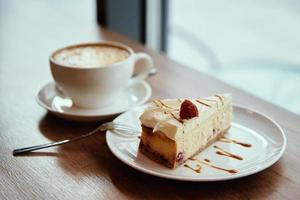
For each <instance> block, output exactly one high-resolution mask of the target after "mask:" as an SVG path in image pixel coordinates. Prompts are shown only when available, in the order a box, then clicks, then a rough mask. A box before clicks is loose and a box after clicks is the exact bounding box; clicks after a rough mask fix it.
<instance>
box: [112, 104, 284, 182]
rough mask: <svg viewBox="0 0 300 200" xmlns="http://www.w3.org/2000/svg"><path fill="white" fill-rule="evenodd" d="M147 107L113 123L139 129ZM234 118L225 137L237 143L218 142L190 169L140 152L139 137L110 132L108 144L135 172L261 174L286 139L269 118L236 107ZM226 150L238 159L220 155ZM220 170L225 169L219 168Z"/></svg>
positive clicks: (196, 176) (221, 176)
mask: <svg viewBox="0 0 300 200" xmlns="http://www.w3.org/2000/svg"><path fill="white" fill-rule="evenodd" d="M144 108H145V106H140V107H137V108H135V109H133V110H130V111H128V112H126V113H123V114H122V115H120V116H118V117H117V118H116V119H115V120H114V122H117V123H121V124H126V125H129V126H133V127H136V128H137V129H140V122H139V119H138V118H139V116H140V114H141V113H142V112H143V110H144ZM233 115H234V119H233V123H232V126H231V128H230V130H229V131H228V133H227V134H226V135H225V137H226V138H228V139H232V140H235V142H232V141H231V142H230V141H229V143H226V142H225V141H224V139H223V141H217V142H215V143H214V144H212V145H211V146H209V147H208V148H206V149H205V150H204V151H202V152H201V153H200V154H198V155H197V156H195V158H196V159H197V160H200V161H201V162H199V161H197V160H188V161H187V162H186V163H185V164H186V165H188V166H184V165H181V166H179V167H177V168H176V169H168V168H166V167H164V166H162V165H160V164H157V163H156V162H154V161H152V160H150V159H148V158H147V157H146V156H144V155H143V154H141V153H139V151H138V145H139V142H140V139H139V138H138V137H135V138H125V137H122V136H121V135H118V134H115V133H113V132H111V131H107V133H106V141H107V144H108V147H109V148H110V150H111V151H112V153H113V154H114V155H115V156H116V157H117V158H118V159H120V160H121V161H122V162H124V163H125V164H127V165H129V166H131V167H133V168H134V169H137V170H139V171H142V172H144V173H147V174H151V175H154V176H158V177H163V178H168V179H175V180H182V181H221V180H230V179H236V178H240V177H244V176H249V175H251V174H254V173H257V172H260V171H262V170H264V169H266V168H268V167H270V166H271V165H273V164H274V163H275V162H276V161H278V160H279V158H280V157H281V156H282V155H283V152H284V150H285V148H286V137H285V135H284V132H283V130H282V129H281V128H280V126H279V125H278V124H277V123H276V122H275V121H273V120H272V119H270V118H269V117H267V116H266V115H264V114H261V113H259V112H257V111H254V110H252V109H249V108H245V107H241V106H234V109H233ZM226 141H227V142H228V140H226ZM237 142H240V143H243V144H237ZM250 145H251V147H249V146H250ZM216 147H217V148H220V149H221V150H220V149H217V148H216ZM223 150H224V151H225V152H228V153H231V154H234V155H236V156H237V158H238V159H237V158H233V157H227V156H224V155H219V154H217V152H218V151H222V152H223V153H224V151H223ZM241 159H242V160H241ZM218 167H219V168H222V169H224V170H222V169H217V168H218ZM191 168H192V169H191ZM197 169H198V171H197ZM226 170H230V171H226Z"/></svg>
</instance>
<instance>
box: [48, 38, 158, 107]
mask: <svg viewBox="0 0 300 200" xmlns="http://www.w3.org/2000/svg"><path fill="white" fill-rule="evenodd" d="M99 45H100V46H103V45H104V46H105V45H108V46H112V47H117V48H120V49H124V50H126V51H127V52H128V53H129V54H128V57H127V58H125V59H124V60H121V61H119V62H115V63H113V64H109V65H105V66H93V67H89V66H74V65H71V64H64V63H61V62H58V61H57V60H56V59H55V55H57V54H58V53H59V52H61V51H63V50H65V49H70V48H73V49H74V48H77V47H79V48H80V47H94V46H99ZM49 60H50V68H51V73H52V76H53V79H54V80H55V82H56V84H57V85H58V87H59V88H61V89H62V91H63V92H64V94H65V95H67V96H68V97H70V98H71V99H72V101H73V103H74V104H75V105H76V106H79V107H84V108H98V107H104V106H107V105H109V104H112V103H113V102H114V101H115V100H116V99H117V98H119V95H120V93H121V92H122V91H123V90H124V89H125V88H126V87H130V86H132V85H134V84H137V83H139V82H141V81H143V80H144V79H145V78H146V77H147V76H148V74H149V72H150V71H151V70H152V68H153V60H152V58H151V57H150V56H149V55H148V54H145V53H135V52H133V50H132V49H131V48H130V47H128V46H126V45H124V44H121V43H117V42H111V41H103V42H98V43H85V44H78V45H72V46H67V47H64V48H62V49H58V50H56V51H55V52H53V53H52V54H51V55H50V58H49ZM140 60H143V61H146V62H144V63H145V65H144V66H143V68H142V70H140V72H139V73H138V74H136V76H134V77H132V75H133V72H134V69H135V64H136V63H137V61H140Z"/></svg>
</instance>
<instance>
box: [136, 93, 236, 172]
mask: <svg viewBox="0 0 300 200" xmlns="http://www.w3.org/2000/svg"><path fill="white" fill-rule="evenodd" d="M231 119H232V96H231V94H222V95H215V96H211V97H205V98H196V99H165V100H154V101H152V103H151V104H150V106H149V107H148V108H147V109H146V110H145V111H144V113H143V114H142V115H141V116H140V121H141V125H142V135H141V141H140V145H139V150H140V151H141V152H142V153H143V154H145V155H146V156H148V157H149V158H150V159H152V160H154V161H156V162H158V163H161V164H163V165H165V166H167V167H169V168H175V167H177V166H178V165H180V164H182V163H183V162H184V161H186V160H187V159H189V158H191V157H192V156H194V155H196V154H198V153H199V152H201V151H202V150H203V149H205V148H206V147H207V146H209V145H210V144H212V143H214V142H215V141H216V140H217V139H218V138H220V137H221V136H223V135H224V134H225V133H226V132H227V131H228V129H229V128H230V125H231Z"/></svg>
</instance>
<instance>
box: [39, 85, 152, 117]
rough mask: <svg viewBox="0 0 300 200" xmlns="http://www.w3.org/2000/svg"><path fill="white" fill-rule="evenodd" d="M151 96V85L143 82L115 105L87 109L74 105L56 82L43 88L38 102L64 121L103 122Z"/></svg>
mask: <svg viewBox="0 0 300 200" xmlns="http://www.w3.org/2000/svg"><path fill="white" fill-rule="evenodd" d="M151 94H152V90H151V87H150V85H149V84H148V83H147V82H145V81H142V82H141V83H138V84H136V85H134V86H132V87H130V88H128V89H126V90H125V91H124V92H122V94H121V95H120V98H118V99H117V100H116V102H114V103H113V104H111V105H109V106H107V107H103V108H96V109H86V108H80V107H77V106H75V105H72V100H71V99H70V98H68V97H66V96H64V94H63V93H62V92H61V91H59V90H58V89H57V87H56V86H55V83H54V82H50V83H48V84H46V85H45V86H43V87H42V88H41V90H40V91H39V92H38V94H37V97H36V100H37V102H38V104H39V105H40V106H41V107H43V108H45V109H46V110H48V111H49V112H51V113H53V114H54V115H57V116H58V117H61V118H64V119H68V120H73V121H101V120H109V119H111V118H112V117H114V116H116V115H118V114H120V113H122V112H125V111H127V110H129V109H131V108H133V107H134V106H138V105H141V104H143V103H145V102H146V101H147V100H148V99H149V98H150V96H151Z"/></svg>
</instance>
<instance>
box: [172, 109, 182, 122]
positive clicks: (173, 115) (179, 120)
mask: <svg viewBox="0 0 300 200" xmlns="http://www.w3.org/2000/svg"><path fill="white" fill-rule="evenodd" d="M170 114H171V115H172V117H173V118H174V119H176V120H177V121H178V122H179V123H181V124H183V121H182V120H181V119H179V118H178V117H176V116H175V114H174V113H171V112H170Z"/></svg>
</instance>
